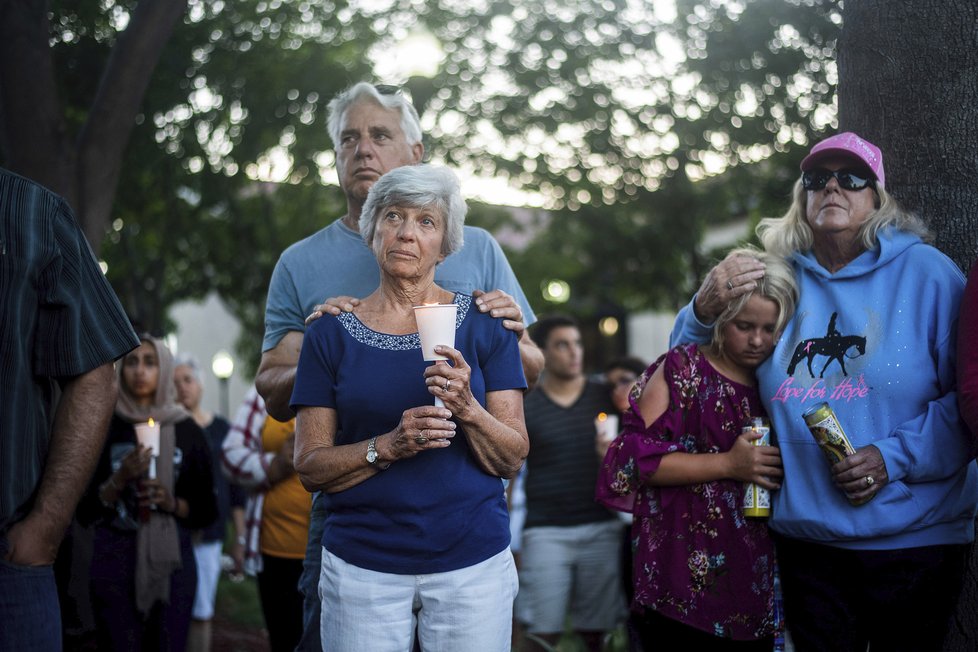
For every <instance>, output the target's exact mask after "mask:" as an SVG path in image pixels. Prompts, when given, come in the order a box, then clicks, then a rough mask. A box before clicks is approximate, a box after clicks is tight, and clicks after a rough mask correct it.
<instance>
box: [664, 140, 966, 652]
mask: <svg viewBox="0 0 978 652" xmlns="http://www.w3.org/2000/svg"><path fill="white" fill-rule="evenodd" d="M801 169H802V175H801V178H800V179H799V180H798V181H797V182H796V183H795V187H794V191H793V193H792V197H793V203H792V205H791V208H790V210H789V211H788V212H787V213H786V214H785V215H784V216H783V217H781V218H776V219H767V220H763V221H762V222H761V224H760V225H759V227H758V235H759V237H760V239H761V242H762V243H763V245H764V248H765V249H767V250H768V251H770V252H772V253H776V254H780V255H782V256H784V257H786V258H788V259H789V260H790V261H791V262H792V264H793V265H794V268H795V273H796V274H797V278H798V284H799V287H800V300H799V303H798V309H797V310H796V312H795V316H794V318H793V319H792V320H791V321H790V322H789V323H788V325H787V327H786V328H785V330H784V333H783V334H782V336H781V341H780V343H779V344H778V345H777V347H776V348H775V351H774V354H773V355H772V356H771V357H770V358H768V360H767V362H765V363H764V364H762V365H761V366H760V367H759V368H758V370H757V378H758V383H759V387H760V390H761V399H762V400H763V402H764V404H765V408H766V409H767V412H768V414H769V415H770V417H771V420H772V425H773V427H774V432H775V436H776V438H777V443H778V446H779V447H780V450H781V459H782V463H783V465H784V481H783V484H782V487H781V489H780V490H779V491H776V492H774V495H773V514H772V518H771V521H770V525H771V529H772V530H773V531H774V533H775V546H776V548H777V552H778V560H779V564H780V569H781V573H782V587H783V589H784V605H785V622H786V624H787V625H788V629H789V631H790V632H791V634H792V638H793V639H794V641H795V644H796V647H797V649H799V650H800V651H802V652H804V651H805V650H842V651H846V650H853V651H855V650H859V651H860V652H864V651H865V650H866V646H867V643H868V644H869V647H870V648H871V649H873V650H877V649H878V650H914V651H924V650H940V649H941V645H942V641H943V638H944V634H945V631H946V626H947V622H948V619H949V616H950V614H951V612H952V610H953V609H954V605H955V601H956V598H957V594H958V590H959V588H960V586H961V578H962V575H963V568H964V560H965V554H966V550H967V544H968V543H969V542H970V541H972V539H973V538H974V517H975V509H976V502H978V472H976V467H975V464H974V461H973V457H972V453H971V446H970V440H969V438H968V436H967V434H966V433H965V432H964V430H963V429H962V426H961V423H960V421H959V418H958V408H957V405H956V396H955V394H956V392H955V352H956V351H955V350H956V344H955V342H956V333H955V328H956V322H957V316H958V307H959V303H960V300H961V295H962V289H963V287H964V276H963V275H962V274H961V271H960V270H959V269H958V268H957V267H956V266H955V265H954V263H953V262H951V261H950V260H949V259H948V258H947V257H946V256H944V255H943V254H941V253H940V252H939V251H938V250H937V249H934V248H933V247H931V246H929V245H927V244H924V242H923V238H926V237H927V230H926V228H925V227H924V225H923V223H922V222H921V221H920V220H919V219H918V218H917V217H915V216H913V215H912V214H909V213H907V212H906V211H905V210H903V209H902V208H901V207H900V206H899V205H898V204H897V202H896V201H895V200H894V199H893V197H892V196H890V195H889V193H887V192H886V190H885V188H884V183H885V176H884V170H883V156H882V153H881V152H880V150H879V148H877V147H876V146H875V145H873V144H872V143H869V142H867V141H866V140H864V139H863V138H860V137H859V136H857V135H856V134H853V133H843V134H839V135H837V136H833V137H831V138H828V139H826V140H823V141H822V142H820V143H818V144H816V145H815V146H814V147H813V148H812V150H811V152H810V153H809V155H808V156H807V157H806V158H805V159H804V161H802V164H801ZM760 274H763V270H762V269H759V268H758V266H757V265H755V264H752V263H751V262H750V261H748V260H746V259H743V258H736V257H728V259H727V260H725V261H724V262H722V263H721V264H720V265H719V266H718V267H717V268H715V269H714V270H713V271H712V272H711V273H710V274H709V275H708V278H707V280H706V281H705V282H704V284H703V286H702V287H701V288H700V291H699V292H698V293H697V296H696V297H695V298H694V300H693V303H692V304H691V305H690V306H689V307H687V308H686V309H684V313H683V314H682V315H681V316H680V319H679V324H678V325H677V330H676V331H675V332H674V334H673V336H674V338H675V339H678V340H680V341H690V340H702V339H703V338H704V337H705V336H706V334H707V331H704V330H703V328H704V326H705V324H704V322H709V321H712V320H713V319H714V318H715V316H716V314H717V310H718V308H719V307H720V306H722V305H723V304H724V303H725V302H726V301H729V299H730V298H731V297H732V296H734V295H737V294H740V293H743V292H746V291H749V290H750V289H751V288H752V287H753V286H754V282H755V280H756V278H758V276H759V275H760ZM821 402H825V403H828V405H829V406H830V407H831V408H832V409H833V410H834V411H835V413H836V415H837V416H838V419H839V422H840V423H841V425H842V427H843V429H844V430H845V432H846V434H847V435H848V437H849V440H850V441H851V442H852V445H853V447H854V448H855V453H854V454H853V455H850V456H849V457H847V458H845V459H843V460H841V461H839V462H837V463H835V464H834V465H832V466H829V465H828V464H827V463H826V460H825V459H824V458H823V456H822V453H821V452H820V451H819V449H818V447H817V446H816V444H815V441H814V439H813V438H812V436H811V434H809V432H808V429H807V427H806V424H805V420H804V418H803V417H802V415H803V413H804V412H806V410H808V409H810V408H811V407H812V406H813V405H817V404H818V403H821ZM864 501H868V502H864Z"/></svg>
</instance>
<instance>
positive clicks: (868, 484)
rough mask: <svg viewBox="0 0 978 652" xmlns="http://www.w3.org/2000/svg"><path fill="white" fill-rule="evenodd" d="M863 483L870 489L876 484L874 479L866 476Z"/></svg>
mask: <svg viewBox="0 0 978 652" xmlns="http://www.w3.org/2000/svg"><path fill="white" fill-rule="evenodd" d="M865 482H866V486H867V487H872V486H873V485H874V484H876V478H874V477H873V476H871V475H867V476H866V479H865Z"/></svg>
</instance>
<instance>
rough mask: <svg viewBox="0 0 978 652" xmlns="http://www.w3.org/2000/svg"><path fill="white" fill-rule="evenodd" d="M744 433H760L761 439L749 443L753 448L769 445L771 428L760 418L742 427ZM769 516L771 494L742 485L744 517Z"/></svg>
mask: <svg viewBox="0 0 978 652" xmlns="http://www.w3.org/2000/svg"><path fill="white" fill-rule="evenodd" d="M740 432H741V434H743V433H745V432H757V433H760V435H761V438H760V439H755V440H754V441H752V442H751V443H752V444H754V445H755V446H770V445H771V428H770V427H769V426H768V425H767V423H766V422H765V421H764V419H762V418H761V417H755V418H754V419H753V422H752V423H751V425H749V426H744V427H743V428H741V430H740ZM770 515H771V492H770V491H768V490H767V489H765V488H764V487H762V486H761V485H759V484H757V483H754V482H745V483H744V516H750V517H753V518H767V517H769V516H770Z"/></svg>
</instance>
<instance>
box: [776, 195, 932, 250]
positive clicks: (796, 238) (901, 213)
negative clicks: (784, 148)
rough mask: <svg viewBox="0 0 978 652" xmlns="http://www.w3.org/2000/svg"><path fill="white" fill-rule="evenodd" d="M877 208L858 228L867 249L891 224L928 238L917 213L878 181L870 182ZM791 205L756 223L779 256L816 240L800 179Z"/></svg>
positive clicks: (922, 238) (876, 242)
mask: <svg viewBox="0 0 978 652" xmlns="http://www.w3.org/2000/svg"><path fill="white" fill-rule="evenodd" d="M873 192H874V193H875V195H876V201H875V204H876V210H874V211H873V212H872V213H870V214H869V217H867V218H866V220H865V221H864V222H863V223H862V225H861V226H860V227H859V238H860V241H861V242H862V245H863V247H864V248H865V249H866V250H867V251H869V250H872V249H875V248H876V245H877V244H879V232H880V231H881V230H883V229H885V228H888V227H892V228H894V229H897V230H899V231H906V232H908V233H913V234H915V235H917V236H920V238H921V240H924V241H925V242H929V241H930V240H931V234H930V230H929V229H928V228H927V225H926V224H924V222H923V220H921V219H920V218H919V217H918V216H917V215H915V214H914V213H911V212H910V211H908V210H906V209H904V208H903V207H902V206H901V205H900V203H899V202H898V201H897V200H896V199H895V198H894V197H893V195H891V194H890V193H888V192H887V191H886V189H885V188H883V187H882V186H880V185H878V184H874V185H873ZM791 197H792V201H791V207H790V208H789V209H788V212H787V213H785V214H784V215H783V216H781V217H766V218H764V219H763V220H761V221H760V223H758V225H757V237H758V238H759V239H760V241H761V244H762V245H763V246H764V249H765V251H770V252H771V253H773V254H777V255H778V256H783V257H788V256H790V255H791V254H793V253H795V252H796V251H808V250H809V249H811V248H812V246H813V245H814V243H815V237H814V235H813V234H812V228H811V226H809V224H808V206H807V203H808V195H807V191H806V190H805V189H804V187H802V185H801V179H800V178H799V179H798V180H797V181H796V182H795V187H794V188H793V189H792V191H791Z"/></svg>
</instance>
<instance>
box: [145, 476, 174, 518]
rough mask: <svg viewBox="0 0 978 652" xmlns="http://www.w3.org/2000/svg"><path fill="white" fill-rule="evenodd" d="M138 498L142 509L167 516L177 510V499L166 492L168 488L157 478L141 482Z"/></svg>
mask: <svg viewBox="0 0 978 652" xmlns="http://www.w3.org/2000/svg"><path fill="white" fill-rule="evenodd" d="M136 496H137V498H138V499H139V506H140V507H149V508H150V509H157V510H159V511H161V512H166V513H167V514H172V513H173V512H175V511H176V510H177V499H176V498H174V497H173V495H172V494H170V492H169V491H167V490H166V487H164V486H163V484H162V483H161V482H160V481H159V479H157V478H143V479H142V480H140V482H139V491H138V492H137V494H136Z"/></svg>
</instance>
